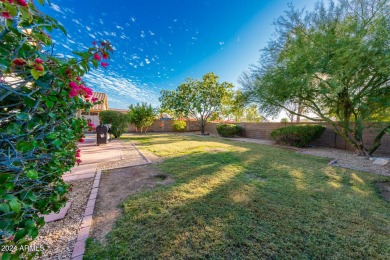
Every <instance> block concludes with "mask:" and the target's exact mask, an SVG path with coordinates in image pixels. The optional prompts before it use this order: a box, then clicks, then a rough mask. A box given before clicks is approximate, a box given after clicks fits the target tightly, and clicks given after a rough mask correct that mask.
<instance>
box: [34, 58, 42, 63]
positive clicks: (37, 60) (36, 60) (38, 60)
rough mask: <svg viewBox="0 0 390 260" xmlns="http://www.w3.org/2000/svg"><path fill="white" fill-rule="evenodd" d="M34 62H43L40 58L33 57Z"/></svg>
mask: <svg viewBox="0 0 390 260" xmlns="http://www.w3.org/2000/svg"><path fill="white" fill-rule="evenodd" d="M35 62H36V63H43V60H41V59H40V58H36V59H35Z"/></svg>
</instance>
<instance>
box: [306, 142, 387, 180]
mask: <svg viewBox="0 0 390 260" xmlns="http://www.w3.org/2000/svg"><path fill="white" fill-rule="evenodd" d="M300 153H304V154H311V155H315V156H320V157H326V158H329V159H330V160H333V159H336V160H337V163H335V164H332V165H333V166H339V167H343V168H348V169H353V170H361V171H367V172H373V173H376V174H380V175H385V176H390V164H388V165H385V166H379V165H375V164H373V161H372V160H369V159H368V158H366V157H363V156H357V155H356V154H355V153H353V152H351V151H345V150H339V149H334V148H327V147H313V148H308V149H304V150H301V151H300Z"/></svg>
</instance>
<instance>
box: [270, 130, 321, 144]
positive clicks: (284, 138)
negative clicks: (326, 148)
mask: <svg viewBox="0 0 390 260" xmlns="http://www.w3.org/2000/svg"><path fill="white" fill-rule="evenodd" d="M324 131H325V127H324V126H321V125H292V126H287V127H282V128H278V129H276V130H274V131H272V133H271V138H272V140H274V141H275V142H276V143H278V144H284V145H291V146H296V147H305V146H308V145H309V143H310V142H312V141H314V140H316V139H317V138H319V137H320V136H321V135H322V133H323V132H324Z"/></svg>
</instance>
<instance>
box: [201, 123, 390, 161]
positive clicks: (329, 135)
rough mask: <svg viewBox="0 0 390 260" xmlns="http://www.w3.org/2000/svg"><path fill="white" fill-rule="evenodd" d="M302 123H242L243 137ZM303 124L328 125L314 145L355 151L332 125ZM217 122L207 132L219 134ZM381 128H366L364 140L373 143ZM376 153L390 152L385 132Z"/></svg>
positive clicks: (259, 136)
mask: <svg viewBox="0 0 390 260" xmlns="http://www.w3.org/2000/svg"><path fill="white" fill-rule="evenodd" d="M295 124H300V123H273V122H271V123H240V124H239V125H241V126H242V127H243V128H244V132H243V137H246V138H254V139H264V140H270V139H271V138H270V134H271V132H272V131H273V130H275V129H277V128H280V127H285V126H289V125H295ZM302 124H321V125H323V126H325V127H326V129H325V131H324V133H323V134H322V136H321V137H320V138H319V139H317V140H316V141H314V142H313V144H314V145H318V146H324V147H331V148H338V149H343V150H349V151H353V150H354V148H353V147H352V146H351V145H349V144H348V143H347V142H346V141H345V140H344V139H343V138H342V137H341V136H340V135H338V134H337V133H336V132H335V131H334V130H333V129H332V126H331V125H329V124H327V123H302ZM216 125H217V124H215V123H207V125H206V132H208V133H210V134H215V135H217V134H218V133H217V130H216ZM378 129H379V128H375V127H374V128H372V129H365V130H364V132H363V140H364V142H365V143H366V144H368V145H371V144H372V143H373V142H374V138H375V136H376V133H377V132H378ZM375 153H376V154H390V136H389V135H388V134H385V136H383V138H382V140H381V146H380V147H379V148H378V150H377V151H376V152H375Z"/></svg>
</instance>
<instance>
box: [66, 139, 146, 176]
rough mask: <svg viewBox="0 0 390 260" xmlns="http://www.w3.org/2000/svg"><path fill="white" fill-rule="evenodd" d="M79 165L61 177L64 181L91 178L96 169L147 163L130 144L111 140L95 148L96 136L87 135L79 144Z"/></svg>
mask: <svg viewBox="0 0 390 260" xmlns="http://www.w3.org/2000/svg"><path fill="white" fill-rule="evenodd" d="M79 149H80V150H81V157H80V159H81V161H82V162H81V163H80V165H79V166H75V167H73V168H72V169H71V171H70V172H68V173H65V174H64V175H63V179H64V180H65V181H72V180H80V179H86V178H93V177H94V176H95V173H96V170H97V168H100V169H112V168H117V167H127V166H133V165H139V164H145V163H148V161H147V159H145V158H144V157H143V156H142V154H140V153H139V151H138V150H137V149H136V148H135V147H134V146H133V145H132V143H131V142H128V143H123V142H120V141H118V140H112V141H111V142H109V143H108V144H102V145H99V146H96V135H94V134H89V135H87V136H86V137H85V138H84V143H80V144H79Z"/></svg>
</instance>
